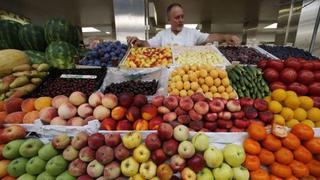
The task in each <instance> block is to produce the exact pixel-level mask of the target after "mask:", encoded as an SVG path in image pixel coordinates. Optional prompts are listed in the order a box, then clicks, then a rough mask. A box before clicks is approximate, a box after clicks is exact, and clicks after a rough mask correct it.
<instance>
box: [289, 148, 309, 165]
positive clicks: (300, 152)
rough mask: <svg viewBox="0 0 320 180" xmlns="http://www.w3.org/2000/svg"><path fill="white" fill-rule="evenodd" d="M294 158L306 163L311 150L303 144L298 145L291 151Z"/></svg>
mask: <svg viewBox="0 0 320 180" xmlns="http://www.w3.org/2000/svg"><path fill="white" fill-rule="evenodd" d="M293 155H294V159H295V160H297V161H300V162H302V163H307V162H310V161H311V160H312V154H311V152H310V151H309V150H308V149H307V148H305V147H304V146H299V147H298V148H297V149H295V150H294V151H293Z"/></svg>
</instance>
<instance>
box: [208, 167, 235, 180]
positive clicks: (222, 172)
mask: <svg viewBox="0 0 320 180" xmlns="http://www.w3.org/2000/svg"><path fill="white" fill-rule="evenodd" d="M212 174H213V177H214V179H219V180H229V179H232V178H233V171H232V169H231V167H230V166H229V165H228V164H227V163H222V164H221V165H220V166H219V167H217V168H215V169H214V170H213V171H212Z"/></svg>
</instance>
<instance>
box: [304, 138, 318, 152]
mask: <svg viewBox="0 0 320 180" xmlns="http://www.w3.org/2000/svg"><path fill="white" fill-rule="evenodd" d="M303 145H304V147H306V148H307V149H308V150H309V151H310V152H311V153H312V154H320V137H314V138H312V139H310V140H308V141H306V142H304V143H303Z"/></svg>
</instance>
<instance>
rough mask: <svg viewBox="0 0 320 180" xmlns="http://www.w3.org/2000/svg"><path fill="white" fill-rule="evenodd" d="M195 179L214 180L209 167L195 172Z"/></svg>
mask: <svg viewBox="0 0 320 180" xmlns="http://www.w3.org/2000/svg"><path fill="white" fill-rule="evenodd" d="M197 180H214V179H213V175H212V173H211V170H210V169H209V168H206V167H205V168H203V169H202V170H201V171H200V172H198V174H197Z"/></svg>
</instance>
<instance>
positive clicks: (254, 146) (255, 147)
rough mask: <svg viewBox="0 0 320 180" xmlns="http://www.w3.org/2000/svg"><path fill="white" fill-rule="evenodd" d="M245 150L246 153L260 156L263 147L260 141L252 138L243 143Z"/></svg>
mask: <svg viewBox="0 0 320 180" xmlns="http://www.w3.org/2000/svg"><path fill="white" fill-rule="evenodd" d="M243 148H244V150H245V151H246V153H249V154H252V155H256V154H259V153H260V151H261V147H260V144H259V142H258V141H255V140H253V139H251V138H246V139H245V140H244V141H243Z"/></svg>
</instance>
